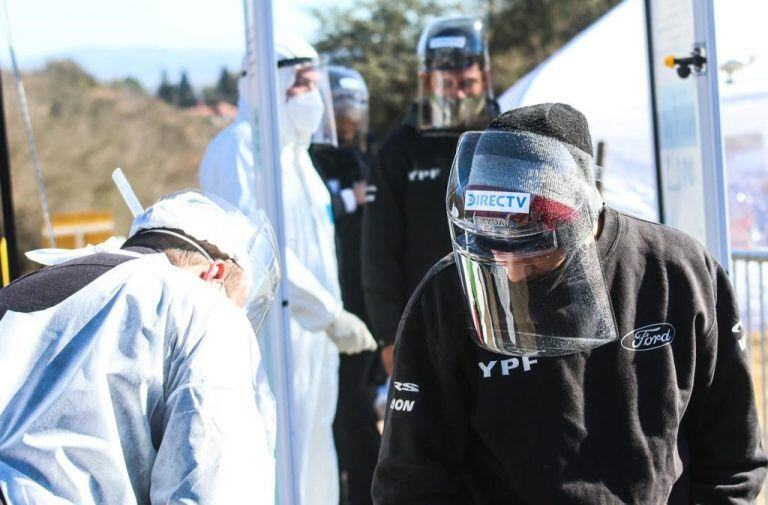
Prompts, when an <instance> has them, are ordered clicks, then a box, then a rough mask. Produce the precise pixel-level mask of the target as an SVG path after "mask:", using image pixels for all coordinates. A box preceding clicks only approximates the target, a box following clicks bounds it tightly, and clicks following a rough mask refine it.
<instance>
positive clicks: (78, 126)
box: [3, 62, 224, 251]
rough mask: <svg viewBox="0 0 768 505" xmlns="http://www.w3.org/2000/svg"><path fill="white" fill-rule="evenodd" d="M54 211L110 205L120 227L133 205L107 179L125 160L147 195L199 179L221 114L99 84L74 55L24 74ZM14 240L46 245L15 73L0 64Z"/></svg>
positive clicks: (128, 87)
mask: <svg viewBox="0 0 768 505" xmlns="http://www.w3.org/2000/svg"><path fill="white" fill-rule="evenodd" d="M24 84H25V86H26V90H27V98H28V100H29V106H30V113H31V117H32V125H33V128H34V132H35V137H36V140H37V146H38V150H39V156H40V161H41V164H42V168H43V175H44V180H45V186H46V190H47V195H48V204H49V207H50V210H51V212H54V213H62V212H79V211H88V210H108V211H111V212H112V214H113V216H114V218H115V221H116V225H117V226H116V231H117V233H118V234H125V233H126V232H127V230H128V226H129V224H130V214H129V212H128V210H127V208H126V207H125V205H124V204H123V202H122V199H121V197H120V195H119V193H118V192H117V190H116V189H115V187H114V184H113V183H112V179H111V173H112V170H114V168H115V167H117V166H119V167H122V168H123V170H124V171H125V173H126V175H127V177H128V179H129V180H130V182H131V183H132V184H133V186H134V188H135V190H136V193H137V195H138V196H139V199H140V200H141V201H142V203H144V204H145V205H147V204H149V203H151V202H153V201H154V200H155V199H157V198H158V197H159V196H160V195H162V194H164V193H167V192H169V191H173V190H179V189H184V188H187V187H193V186H196V185H197V170H198V166H199V164H200V160H201V158H202V156H203V153H204V152H205V148H206V146H207V144H208V142H209V141H210V139H212V138H213V137H214V136H215V135H216V133H217V132H218V131H219V130H220V129H221V128H222V127H223V126H224V121H223V120H221V119H219V118H217V117H216V116H210V115H205V114H202V113H201V112H200V110H199V109H182V108H177V107H174V106H171V105H168V104H166V103H164V102H163V101H162V100H160V99H158V98H155V97H153V96H151V95H150V94H148V93H147V92H145V91H143V90H142V89H141V88H140V87H138V86H136V85H135V83H133V82H131V81H120V82H114V83H110V84H100V83H98V82H96V81H95V80H94V79H93V78H92V77H91V76H89V75H88V74H87V73H85V72H84V71H83V70H82V69H80V68H79V67H78V66H77V65H75V64H74V63H72V62H57V63H52V64H49V65H48V66H47V67H46V68H45V69H44V70H42V71H39V72H35V73H29V74H26V75H24ZM3 96H4V98H5V107H6V122H7V125H8V130H9V131H8V137H9V147H10V153H11V167H12V180H13V197H14V203H15V207H16V213H17V214H16V221H17V227H18V234H19V242H20V243H19V247H20V249H21V250H22V251H26V250H29V249H33V248H36V247H41V246H43V245H44V244H43V242H42V238H41V228H42V213H41V210H40V204H39V199H38V192H37V184H36V181H35V177H34V171H33V167H32V161H31V157H30V154H29V149H28V147H27V139H26V137H25V135H24V129H23V123H22V119H21V118H22V116H21V113H20V110H19V100H18V97H17V94H16V90H15V88H14V82H13V79H12V76H11V75H9V74H6V73H4V74H3Z"/></svg>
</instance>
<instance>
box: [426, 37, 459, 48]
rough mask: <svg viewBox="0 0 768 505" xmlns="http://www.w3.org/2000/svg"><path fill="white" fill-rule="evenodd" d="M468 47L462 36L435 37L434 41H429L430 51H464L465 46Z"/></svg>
mask: <svg viewBox="0 0 768 505" xmlns="http://www.w3.org/2000/svg"><path fill="white" fill-rule="evenodd" d="M466 45H467V39H466V38H465V37H461V36H458V37H457V36H453V37H435V38H434V39H430V41H429V48H430V49H443V48H446V47H449V48H455V49H463V48H464V46H466Z"/></svg>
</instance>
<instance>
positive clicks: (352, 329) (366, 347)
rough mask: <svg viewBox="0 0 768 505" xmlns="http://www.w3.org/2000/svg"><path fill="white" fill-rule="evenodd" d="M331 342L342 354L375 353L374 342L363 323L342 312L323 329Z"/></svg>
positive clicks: (355, 317) (352, 315) (349, 313)
mask: <svg viewBox="0 0 768 505" xmlns="http://www.w3.org/2000/svg"><path fill="white" fill-rule="evenodd" d="M325 332H326V333H327V334H328V336H329V337H331V340H333V342H334V343H335V344H336V347H338V348H339V352H341V353H343V354H357V353H359V352H363V351H375V350H376V347H377V345H376V341H375V340H374V339H373V336H372V335H371V332H370V331H368V328H367V327H366V326H365V323H364V322H362V321H361V320H360V318H359V317H357V316H356V315H354V314H352V313H351V312H347V311H346V310H342V311H341V313H340V314H339V315H338V316H336V319H334V321H333V322H332V323H331V324H330V325H329V326H328V327H327V328H326V329H325Z"/></svg>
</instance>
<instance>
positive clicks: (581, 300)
mask: <svg viewBox="0 0 768 505" xmlns="http://www.w3.org/2000/svg"><path fill="white" fill-rule="evenodd" d="M487 135H492V136H493V138H485V139H483V138H482V137H484V136H487ZM537 137H540V136H538V135H535V134H530V133H518V132H485V133H480V132H471V133H467V134H465V135H463V136H462V138H461V140H460V141H459V148H458V151H457V154H456V158H455V161H454V166H453V169H452V172H451V176H450V179H449V186H448V194H447V199H446V204H447V212H448V217H449V221H450V227H451V236H452V240H453V249H454V256H455V259H456V263H457V267H458V270H459V276H460V279H461V283H462V286H463V290H464V297H465V300H466V303H467V309H468V314H469V318H470V325H471V327H472V328H473V330H474V331H473V332H472V335H473V338H474V339H475V342H476V343H477V344H478V345H480V346H481V347H483V348H485V349H488V350H490V351H493V352H497V353H502V354H509V355H533V356H557V355H564V354H570V353H574V352H580V351H586V350H589V349H593V348H595V347H597V346H599V345H603V344H605V343H608V342H611V341H613V340H615V339H616V338H617V331H616V325H615V322H614V317H613V310H612V307H611V304H610V300H609V298H608V292H607V289H606V286H605V280H604V277H603V272H602V267H601V265H600V261H599V257H598V253H597V246H596V242H595V239H594V230H595V224H596V221H597V216H594V217H593V213H592V210H591V208H590V203H589V202H590V192H591V187H590V184H589V181H587V180H585V179H584V178H583V176H582V173H584V172H583V167H580V166H579V162H578V161H576V160H574V158H573V156H572V155H571V152H570V151H569V150H568V149H566V148H565V146H564V145H562V144H560V143H559V142H557V141H555V140H552V139H551V138H549V137H541V138H537ZM505 151H506V155H505V154H504V152H505Z"/></svg>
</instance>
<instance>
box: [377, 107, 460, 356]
mask: <svg viewBox="0 0 768 505" xmlns="http://www.w3.org/2000/svg"><path fill="white" fill-rule="evenodd" d="M415 111H416V107H415V106H414V107H413V108H412V110H411V113H410V114H409V116H408V118H406V120H405V121H404V122H403V124H402V125H401V126H400V127H398V128H397V129H395V130H394V131H393V132H392V133H390V135H389V136H388V137H387V138H386V139H385V140H384V141H383V143H382V145H381V147H380V148H379V150H378V152H377V154H376V156H375V157H374V160H373V164H372V166H371V173H370V176H369V179H368V202H367V203H366V206H365V211H364V217H363V245H362V247H363V254H362V262H363V267H362V268H363V292H364V294H365V301H366V305H367V307H368V315H369V318H370V322H371V325H372V328H373V333H374V335H375V337H376V339H377V340H378V341H379V343H380V344H382V345H387V344H391V343H393V342H394V341H395V333H396V331H397V323H398V321H399V320H400V316H401V315H402V313H403V309H404V308H405V305H406V303H407V302H408V298H409V297H410V296H411V293H412V292H413V290H414V289H415V288H416V286H417V285H418V283H419V281H420V280H421V278H422V277H424V274H426V273H427V272H428V271H429V269H430V268H431V267H432V265H434V264H435V263H436V262H437V261H439V260H440V258H442V257H443V256H445V255H446V254H448V252H450V250H451V237H450V234H449V232H448V219H447V217H446V214H445V190H446V186H447V184H448V176H449V175H450V172H451V164H452V163H453V156H454V154H455V153H456V143H457V142H458V139H459V135H460V133H458V132H439V133H435V132H429V133H422V132H420V131H419V130H418V129H417V128H416V113H415Z"/></svg>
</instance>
